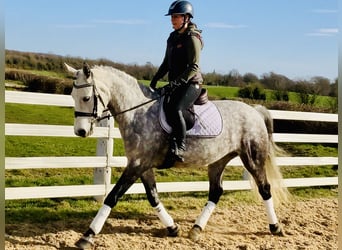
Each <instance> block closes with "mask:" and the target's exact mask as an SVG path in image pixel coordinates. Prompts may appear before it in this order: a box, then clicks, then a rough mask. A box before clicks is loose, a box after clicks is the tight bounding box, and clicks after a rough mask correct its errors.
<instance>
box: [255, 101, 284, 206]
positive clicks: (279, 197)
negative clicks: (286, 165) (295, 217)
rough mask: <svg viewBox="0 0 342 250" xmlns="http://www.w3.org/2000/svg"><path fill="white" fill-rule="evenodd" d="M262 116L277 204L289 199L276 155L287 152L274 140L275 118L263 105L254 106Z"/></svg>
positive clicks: (272, 190)
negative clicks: (265, 129) (267, 139)
mask: <svg viewBox="0 0 342 250" xmlns="http://www.w3.org/2000/svg"><path fill="white" fill-rule="evenodd" d="M254 108H255V109H256V110H257V111H258V113H259V114H260V115H261V116H262V118H263V119H264V122H265V126H266V128H267V133H268V138H269V152H268V156H267V159H266V163H265V169H266V175H267V179H268V181H269V182H270V185H271V193H272V197H273V201H274V203H275V204H280V203H282V202H286V201H288V198H289V196H290V193H289V192H288V190H287V188H286V187H285V185H284V183H283V177H282V174H281V172H280V168H279V167H278V166H277V164H276V156H284V155H286V152H285V151H284V150H283V149H282V148H280V147H279V146H277V145H276V144H275V142H274V140H273V119H272V117H271V114H270V112H269V111H268V110H267V109H266V108H265V107H264V106H261V105H257V106H255V107H254Z"/></svg>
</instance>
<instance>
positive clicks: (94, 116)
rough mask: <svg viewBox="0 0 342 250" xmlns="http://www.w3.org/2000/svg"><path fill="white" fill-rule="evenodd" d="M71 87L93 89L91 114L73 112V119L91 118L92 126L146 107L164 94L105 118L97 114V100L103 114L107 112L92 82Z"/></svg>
mask: <svg viewBox="0 0 342 250" xmlns="http://www.w3.org/2000/svg"><path fill="white" fill-rule="evenodd" d="M73 87H74V88H76V89H81V88H88V87H92V88H93V94H94V107H93V111H92V112H91V113H89V112H81V111H75V112H74V116H75V118H77V117H91V118H92V119H91V123H92V124H93V123H94V122H99V121H101V120H103V119H109V118H110V117H116V116H118V115H121V114H124V113H126V112H129V111H132V110H134V109H137V108H140V107H142V106H144V105H146V104H148V103H150V102H153V101H156V100H157V99H160V98H161V97H162V96H164V95H165V92H164V93H162V94H160V95H159V96H157V97H155V98H152V99H151V100H148V101H146V102H143V103H141V104H138V105H136V106H133V107H131V108H129V109H126V110H123V111H120V112H118V113H115V114H109V115H106V116H99V115H98V113H97V107H98V100H99V101H100V102H101V104H102V105H103V107H104V108H105V109H104V110H103V112H105V111H108V108H106V105H105V104H104V101H103V99H102V98H101V96H100V94H99V92H98V91H97V89H96V86H95V82H94V80H93V81H92V82H91V83H85V84H82V85H76V84H75V82H74V83H73Z"/></svg>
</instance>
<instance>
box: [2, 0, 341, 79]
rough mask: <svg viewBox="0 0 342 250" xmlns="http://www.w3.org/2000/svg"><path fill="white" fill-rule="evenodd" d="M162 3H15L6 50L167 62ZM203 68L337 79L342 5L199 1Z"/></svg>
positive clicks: (317, 0)
mask: <svg viewBox="0 0 342 250" xmlns="http://www.w3.org/2000/svg"><path fill="white" fill-rule="evenodd" d="M171 3H172V1H164V0H146V1H142V0H125V1H110V0H97V1H94V0H92V1H88V0H82V1H80V0H58V1H57V0H49V1H48V0H31V1H23V0H9V1H6V2H5V48H6V49H11V50H19V51H29V52H42V53H53V54H58V55H62V56H66V55H68V56H76V57H81V58H85V59H87V58H89V59H98V58H106V59H109V60H112V61H115V62H120V63H137V64H141V65H143V64H145V63H147V62H150V63H152V64H153V65H155V66H159V64H160V63H161V61H162V59H163V56H164V51H165V45H166V39H167V37H168V35H169V33H170V32H171V31H172V29H171V24H170V18H169V17H165V16H164V14H165V13H166V12H167V10H168V7H169V5H170V4H171ZM191 3H192V4H193V6H194V11H195V18H194V20H193V21H194V22H195V23H196V24H197V25H198V27H199V28H200V29H202V30H203V32H202V34H203V39H204V43H205V46H204V49H203V51H202V57H201V68H202V71H203V72H205V73H209V72H213V71H214V70H215V71H216V72H218V73H221V74H228V73H229V72H230V71H231V70H237V71H238V72H239V73H240V74H245V73H247V72H250V73H253V74H256V75H257V76H259V77H260V76H261V75H262V74H265V73H270V72H274V73H277V74H282V75H285V76H287V77H289V78H291V79H310V78H311V77H313V76H323V77H327V78H329V79H331V80H332V81H333V80H334V79H335V78H336V77H337V75H338V73H337V72H338V58H337V56H338V29H337V26H338V0H210V1H204V0H193V1H191Z"/></svg>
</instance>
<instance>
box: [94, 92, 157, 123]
mask: <svg viewBox="0 0 342 250" xmlns="http://www.w3.org/2000/svg"><path fill="white" fill-rule="evenodd" d="M162 96H163V95H160V96H158V97H156V98H153V99H151V100H148V101H146V102H143V103H141V104H138V105H136V106H133V107H131V108H129V109H126V110H124V111H121V112H118V113H115V114H113V115H112V114H110V115H106V116H103V117H99V118H97V119H96V121H101V120H103V119H106V118H107V119H109V118H110V117H116V116H118V115H122V114H124V113H126V112H129V111H132V110H134V109H137V108H140V107H142V106H144V105H146V104H148V103H150V102H153V101H155V100H157V99H159V98H160V97H162ZM104 111H108V109H106V110H104Z"/></svg>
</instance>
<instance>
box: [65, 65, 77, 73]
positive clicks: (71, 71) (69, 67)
mask: <svg viewBox="0 0 342 250" xmlns="http://www.w3.org/2000/svg"><path fill="white" fill-rule="evenodd" d="M64 65H65V67H66V68H67V70H68V71H69V72H70V73H73V74H76V72H77V69H74V68H73V67H71V66H69V65H68V64H66V63H64Z"/></svg>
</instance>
